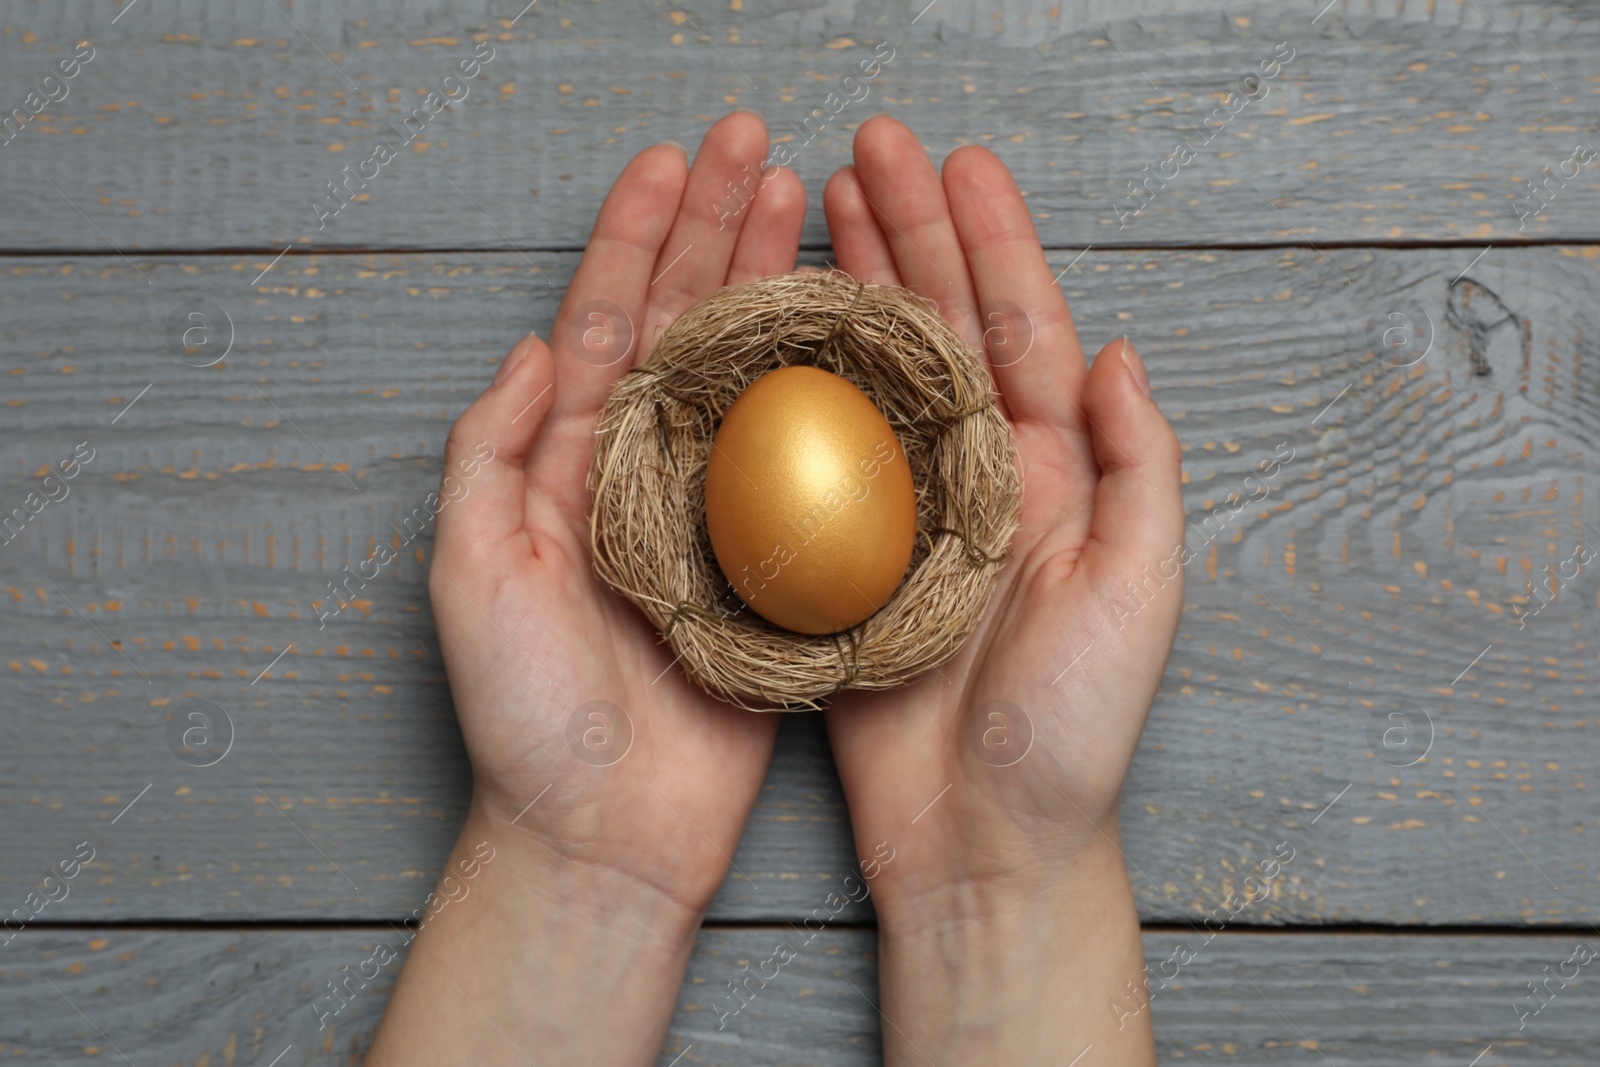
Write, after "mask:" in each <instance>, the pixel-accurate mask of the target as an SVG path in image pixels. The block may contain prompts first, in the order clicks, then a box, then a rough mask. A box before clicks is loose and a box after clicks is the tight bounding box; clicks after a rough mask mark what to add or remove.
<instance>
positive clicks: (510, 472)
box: [434, 334, 555, 559]
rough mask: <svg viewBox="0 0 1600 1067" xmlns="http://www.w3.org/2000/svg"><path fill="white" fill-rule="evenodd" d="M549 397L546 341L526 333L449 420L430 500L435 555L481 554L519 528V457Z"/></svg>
mask: <svg viewBox="0 0 1600 1067" xmlns="http://www.w3.org/2000/svg"><path fill="white" fill-rule="evenodd" d="M554 402H555V361H554V359H553V357H552V356H551V354H550V347H549V346H548V345H546V344H545V343H544V342H543V341H541V340H540V339H539V338H538V337H537V336H535V335H533V334H529V335H528V336H527V337H524V338H523V339H522V340H521V341H518V342H517V344H516V345H515V346H514V347H513V348H512V349H511V353H510V354H509V355H508V356H506V358H505V362H503V363H502V364H501V365H500V369H499V371H498V372H496V374H495V378H494V382H493V383H492V384H491V385H490V386H489V388H487V389H485V390H484V391H483V393H482V394H481V395H480V396H479V397H478V399H476V400H474V401H473V402H472V404H471V406H469V407H468V408H467V410H466V411H464V412H462V413H461V417H460V418H458V419H456V422H455V425H454V426H452V427H451V428H450V436H449V438H448V439H447V440H446V441H445V447H444V474H443V477H442V478H441V479H440V486H439V497H440V499H439V501H438V502H437V505H436V506H437V509H438V529H437V531H436V532H435V535H434V536H435V555H436V556H437V557H439V558H447V559H469V558H474V557H476V558H480V559H481V558H485V557H486V555H487V554H488V553H492V552H495V551H497V550H498V549H499V548H500V546H501V545H502V544H503V543H504V542H505V541H506V539H508V538H510V537H512V536H514V535H516V534H520V533H521V532H522V530H523V529H524V522H525V508H526V502H527V481H526V476H525V475H524V473H523V460H524V459H525V458H526V457H527V454H528V450H529V449H530V448H531V447H532V445H533V439H534V436H535V435H536V434H537V433H538V432H539V425H540V424H541V423H542V422H543V421H544V417H545V414H546V413H547V412H548V411H549V410H550V408H551V405H552V404H553V403H554Z"/></svg>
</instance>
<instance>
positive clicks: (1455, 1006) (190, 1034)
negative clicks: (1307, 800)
mask: <svg viewBox="0 0 1600 1067" xmlns="http://www.w3.org/2000/svg"><path fill="white" fill-rule="evenodd" d="M783 938H788V939H789V940H790V941H793V940H794V936H793V933H792V931H790V930H789V929H788V928H787V927H778V928H774V929H759V928H757V929H739V930H707V931H704V932H702V933H701V935H700V937H699V940H698V941H697V943H696V946H695V952H694V956H693V958H692V959H691V961H690V963H689V971H688V975H687V978H686V979H685V982H684V986H683V991H682V993H681V995H680V997H679V1001H678V1011H677V1015H676V1017H675V1018H674V1019H673V1023H672V1027H671V1030H670V1032H669V1034H668V1037H667V1040H666V1042H665V1044H664V1046H663V1049H662V1052H661V1056H660V1059H659V1060H658V1063H659V1065H660V1067H667V1065H668V1064H672V1063H677V1064H680V1065H682V1064H693V1065H697V1067H698V1065H705V1067H711V1065H717V1067H743V1065H747V1064H752V1063H761V1064H773V1065H785V1067H788V1065H800V1064H827V1065H829V1067H867V1065H870V1064H874V1063H878V1062H880V1057H881V1051H880V1037H879V1031H880V1027H881V1026H882V1023H881V1021H880V1018H879V1016H878V1014H877V1010H876V1008H875V1006H874V1005H875V1004H876V1003H877V991H876V989H875V988H874V985H875V963H874V957H875V949H876V939H875V937H874V935H873V933H872V931H870V930H865V929H859V928H846V929H829V930H824V931H822V932H821V933H819V934H817V935H816V938H815V940H814V941H813V942H812V943H811V944H809V945H805V946H791V947H796V948H797V952H798V954H797V956H796V958H795V959H794V960H793V961H792V962H791V963H789V964H787V965H786V966H785V967H784V968H783V969H782V971H781V972H779V974H778V977H777V978H776V979H774V980H773V981H772V982H771V983H770V984H769V985H767V986H766V987H764V988H761V989H759V990H758V991H757V992H756V994H755V997H754V999H753V1000H752V1001H751V1002H750V1003H749V1005H748V1006H747V1007H745V1008H744V1009H743V1010H741V1011H740V1012H739V1013H738V1014H737V1015H734V1014H724V1012H726V1010H727V1009H726V1008H722V1010H720V1011H719V1005H722V1003H723V1001H724V999H725V998H726V997H728V996H729V995H730V994H729V993H728V992H727V983H728V982H729V981H732V980H733V979H734V978H735V977H736V976H737V977H742V976H743V975H744V973H745V971H744V964H746V963H749V964H750V965H751V967H752V968H755V967H758V966H759V965H760V963H761V961H762V960H764V959H766V958H768V957H769V956H770V955H771V954H772V952H773V948H774V945H775V944H776V942H777V941H779V940H780V939H783ZM398 942H399V939H398V938H397V937H395V936H393V934H392V932H391V931H389V930H387V929H385V928H381V927H380V928H378V929H370V928H332V929H325V930H318V931H293V930H274V929H256V930H228V929H219V930H214V931H197V932H189V933H185V934H183V935H182V936H177V935H174V934H172V933H169V932H158V931H151V930H141V929H128V928H118V929H115V930H110V931H105V930H82V929H75V928H61V929H53V930H45V931H28V932H27V933H24V934H22V935H20V936H19V937H18V938H17V940H16V942H15V943H14V944H12V945H11V946H9V947H8V948H7V949H5V950H3V951H4V955H3V956H0V998H4V1000H3V1002H4V1003H5V1004H6V1007H7V1022H8V1024H10V1025H8V1027H7V1033H6V1035H5V1044H4V1046H3V1048H0V1052H3V1053H4V1054H5V1055H6V1056H7V1057H8V1059H10V1060H13V1061H16V1062H25V1063H30V1064H31V1063H41V1064H42V1063H50V1064H58V1063H78V1062H88V1063H95V1062H106V1061H107V1060H108V1059H111V1060H115V1057H116V1052H115V1050H114V1049H113V1047H112V1046H115V1049H120V1050H121V1052H122V1053H124V1054H125V1055H127V1056H128V1057H129V1059H130V1060H131V1061H132V1062H134V1063H150V1062H160V1063H164V1064H165V1063H181V1064H186V1065H188V1064H211V1065H217V1064H229V1063H236V1064H255V1065H260V1067H265V1065H266V1064H268V1063H270V1062H272V1061H273V1058H274V1057H275V1056H278V1055H280V1054H283V1058H282V1059H281V1060H279V1061H278V1062H277V1064H276V1067H311V1065H325V1067H333V1065H334V1064H346V1063H350V1062H351V1061H352V1059H354V1058H355V1057H357V1056H358V1055H359V1053H360V1051H361V1050H362V1049H364V1048H365V1047H366V1046H367V1044H369V1043H370V1041H371V1039H372V1035H373V1033H374V1032H375V1030H376V1028H377V1025H378V1020H379V1017H380V1016H381V1014H382V1010H383V1002H384V998H385V997H386V996H387V995H388V992H389V990H390V989H391V988H393V982H394V975H395V974H396V973H397V972H396V971H395V969H394V968H395V967H396V966H398V963H396V964H391V965H390V966H389V967H386V968H384V969H383V970H382V971H380V972H379V974H378V977H377V978H375V979H374V980H373V982H372V984H371V985H369V986H368V987H367V988H365V989H362V990H360V992H358V993H356V994H355V996H354V997H353V998H351V1000H350V1003H349V1004H348V1005H347V1006H346V1007H345V1008H344V1010H342V1011H341V1012H339V1013H338V1014H337V1015H335V1016H333V1017H332V1018H331V1019H330V1020H329V1021H328V1025H327V1027H326V1028H325V1029H321V1030H319V1029H318V1027H317V1023H318V1020H319V1019H320V1018H321V1016H320V1015H319V1014H318V1013H317V1012H316V1011H314V1010H313V1009H312V1008H311V1007H310V1004H311V1002H312V1001H313V1000H314V999H315V998H316V997H317V996H318V994H319V993H322V992H326V988H327V982H328V981H329V980H332V979H337V978H339V977H341V976H342V975H343V974H344V971H343V969H342V968H343V967H344V966H345V965H347V964H348V965H349V966H350V967H351V968H352V970H353V969H355V968H356V966H357V965H358V964H359V963H360V962H361V961H362V960H365V959H367V958H368V957H370V956H371V955H372V953H373V951H374V949H375V947H376V946H377V945H378V944H380V943H386V944H389V945H391V946H392V947H394V948H396V949H399V948H400V947H401V946H400V945H399V943H398ZM1180 942H1183V943H1185V944H1187V945H1188V946H1189V947H1190V948H1191V949H1195V950H1197V955H1196V956H1195V958H1194V959H1193V961H1192V962H1191V963H1189V964H1188V965H1187V966H1186V967H1184V968H1182V969H1181V970H1180V971H1179V972H1178V975H1177V978H1176V979H1175V980H1174V981H1173V982H1172V984H1171V985H1170V986H1169V987H1168V988H1167V989H1165V990H1164V991H1160V992H1158V993H1157V994H1156V996H1155V997H1154V999H1153V1000H1152V1002H1151V1007H1150V1009H1149V1010H1153V1011H1154V1012H1155V1019H1156V1034H1157V1041H1158V1046H1159V1054H1160V1056H1161V1060H1162V1062H1164V1063H1177V1062H1183V1063H1200V1064H1232V1065H1245V1067H1258V1065H1259V1067H1279V1065H1282V1064H1294V1063H1324V1062H1325V1063H1329V1064H1333V1065H1335V1067H1347V1065H1348V1067H1358V1065H1359V1067H1416V1065H1418V1064H1431V1063H1439V1064H1449V1065H1452V1067H1465V1065H1466V1064H1468V1063H1471V1062H1473V1060H1474V1057H1477V1056H1479V1055H1480V1054H1483V1055H1482V1058H1481V1059H1478V1060H1477V1061H1476V1062H1477V1067H1509V1065H1516V1064H1527V1063H1540V1064H1550V1065H1570V1067H1590V1065H1592V1064H1593V1063H1594V1047H1595V1043H1596V1042H1597V1041H1600V996H1597V993H1596V987H1595V983H1594V981H1593V979H1586V980H1580V981H1575V982H1571V983H1570V984H1569V985H1568V987H1567V988H1566V989H1562V988H1561V987H1560V985H1559V984H1558V983H1556V982H1554V981H1552V982H1551V983H1550V986H1549V988H1550V990H1551V991H1552V992H1553V994H1554V995H1553V997H1551V996H1550V995H1549V994H1547V997H1546V999H1547V1003H1545V1006H1544V1007H1543V1008H1542V1009H1541V1010H1540V1011H1539V1012H1538V1014H1536V1015H1530V1016H1529V1017H1528V1018H1527V1020H1526V1026H1524V1027H1523V1028H1522V1029H1521V1030H1519V1029H1518V1025H1519V1015H1518V1012H1517V1007H1516V1006H1517V1005H1521V1006H1522V1007H1523V1010H1524V1011H1527V1010H1529V1009H1528V1008H1527V1003H1528V1002H1526V1001H1525V1000H1524V998H1527V997H1529V996H1530V994H1529V993H1528V990H1527V984H1528V982H1530V981H1534V980H1536V979H1539V978H1542V977H1543V976H1544V975H1545V973H1546V971H1545V968H1547V967H1548V968H1549V970H1550V971H1551V972H1558V971H1560V970H1561V964H1562V963H1563V962H1564V961H1566V960H1568V959H1569V958H1572V957H1573V952H1574V949H1575V948H1576V947H1577V946H1578V945H1586V947H1587V948H1588V949H1589V950H1591V951H1595V952H1600V937H1596V936H1594V934H1593V933H1592V932H1591V933H1590V935H1589V937H1588V938H1587V941H1585V939H1584V937H1583V936H1582V935H1577V934H1572V935H1538V936H1524V937H1515V938H1508V937H1501V936H1482V935H1479V936H1474V935H1462V934H1443V935H1420V936H1419V935H1415V934H1402V935H1394V934H1387V933H1385V934H1320V935H1318V934H1296V933H1279V934H1265V933H1262V934H1249V933H1243V934H1239V933H1227V932H1224V933H1222V934H1219V935H1217V936H1216V938H1215V939H1214V940H1212V941H1211V942H1210V943H1208V944H1205V945H1201V944H1200V939H1199V938H1198V937H1196V936H1195V935H1194V933H1193V932H1192V931H1190V930H1187V929H1178V930H1155V931H1150V932H1148V933H1146V935H1145V938H1144V945H1145V955H1146V959H1147V961H1148V963H1149V965H1150V967H1151V969H1152V970H1153V971H1154V970H1157V969H1159V968H1160V967H1161V965H1162V963H1163V962H1164V961H1166V960H1167V959H1168V958H1169V957H1171V955H1172V952H1173V949H1174V947H1175V946H1176V945H1177V944H1178V943H1180ZM1577 958H1578V959H1582V958H1583V957H1582V956H1578V957H1577ZM1596 965H1597V964H1593V963H1591V964H1589V965H1588V967H1589V968H1591V969H1592V968H1593V967H1594V966H1596ZM1574 966H1576V965H1574ZM1566 970H1567V973H1571V970H1572V967H1568V968H1566ZM1168 973H1172V968H1171V967H1169V968H1168ZM52 983H53V985H54V987H55V988H52ZM352 988H353V987H352ZM1107 1000H1108V1003H1107V1007H1106V1010H1107V1012H1108V1013H1109V1012H1110V1011H1111V1010H1112V1009H1111V1007H1110V998H1109V997H1108V998H1107ZM1533 1003H1536V1002H1533ZM1131 1007H1132V1002H1131V1001H1125V1002H1124V1008H1125V1009H1131ZM461 1010H462V1011H471V1010H472V1009H471V1007H470V1005H469V1004H467V1003H465V1002H463V1003H462V1004H461ZM618 1010H619V1011H620V1010H625V1007H624V1006H623V1005H618ZM80 1012H81V1013H82V1014H79V1013H80ZM722 1022H725V1023H726V1025H725V1026H723V1027H722V1028H721V1029H719V1023H722ZM1486 1049H1487V1052H1486ZM523 1051H525V1052H526V1053H527V1054H528V1055H529V1056H530V1057H531V1058H533V1061H534V1062H536V1063H542V1061H541V1060H539V1059H538V1058H537V1051H536V1050H531V1049H529V1050H523ZM1081 1051H1082V1049H1081V1048H1072V1049H1067V1050H1065V1054H1064V1055H1063V1056H1062V1057H1061V1062H1062V1063H1063V1064H1065V1063H1067V1062H1069V1061H1070V1060H1071V1059H1072V1057H1073V1056H1075V1055H1077V1054H1079V1053H1080V1052H1081ZM1099 1051H1100V1054H1101V1055H1102V1056H1104V1055H1105V1054H1106V1053H1108V1052H1110V1051H1111V1050H1109V1049H1101V1050H1099ZM1319 1052H1320V1053H1321V1057H1320V1058H1319V1056H1318V1053H1319ZM1485 1052H1486V1054H1485ZM929 1054H930V1055H933V1056H937V1052H935V1051H933V1050H929ZM1094 1054H1095V1053H1094V1051H1093V1050H1091V1052H1090V1054H1089V1055H1088V1056H1085V1057H1084V1060H1083V1062H1085V1063H1088V1062H1093V1056H1094ZM679 1056H681V1057H682V1058H681V1059H679V1058H678V1057H679ZM206 1057H209V1059H207V1058H206ZM936 1062H937V1061H936Z"/></svg>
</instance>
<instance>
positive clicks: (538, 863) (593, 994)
mask: <svg viewBox="0 0 1600 1067" xmlns="http://www.w3.org/2000/svg"><path fill="white" fill-rule="evenodd" d="M483 841H487V842H488V843H489V847H492V848H493V849H494V850H495V853H494V858H493V859H492V860H490V861H489V862H487V863H485V864H483V866H482V869H481V871H480V872H479V873H478V874H477V876H476V877H474V878H472V879H471V880H470V881H469V882H468V883H467V885H468V886H469V892H468V893H467V894H466V895H465V896H464V897H460V898H459V899H458V900H455V901H450V902H449V903H447V904H445V905H444V906H443V907H442V908H440V909H439V911H438V913H437V914H436V915H435V916H433V917H432V918H429V919H427V920H426V922H425V923H424V925H423V928H422V930H421V932H420V933H418V934H417V935H416V939H415V941H414V942H412V944H411V951H410V956H409V957H408V958H407V960H406V963H405V968H404V970H403V971H402V973H401V976H400V980H399V983H398V985H397V986H396V988H395V991H394V995H393V997H392V998H391V999H390V1002H389V1007H388V1009H387V1011H386V1012H385V1014H384V1018H383V1023H382V1025H381V1026H380V1027H379V1030H378V1036H377V1040H376V1041H375V1042H374V1044H373V1046H372V1050H371V1052H370V1053H369V1054H368V1057H367V1060H366V1062H367V1064H368V1065H369V1067H403V1065H408V1064H426V1065H429V1067H433V1065H437V1064H441V1063H472V1064H485V1065H489V1064H517V1065H522V1064H527V1063H537V1064H540V1065H541V1067H542V1065H544V1064H551V1063H558V1064H559V1063H585V1064H598V1065H607V1064H642V1063H653V1062H655V1059H656V1056H657V1054H658V1053H659V1051H660V1049H661V1043H662V1041H663V1039H664V1038H665V1035H666V1032H667V1027H668V1024H669V1023H670V1022H671V1020H672V1013H673V1008H674V1005H675V1004H676V1001H677V994H678V989H679V985H680V983H681V982H682V980H683V972H684V968H685V966H686V965H687V962H688V958H689V952H690V948H691V947H692V944H693V940H694V934H695V930H696V929H697V927H698V925H699V918H700V917H699V916H698V915H695V914H691V913H688V912H687V911H686V910H685V909H684V908H683V907H682V906H681V905H679V904H677V903H674V902H671V901H668V900H667V899H665V898H664V897H662V896H661V895H660V894H659V893H657V892H655V891H654V890H650V889H647V888H645V887H643V886H640V885H638V884H637V883H632V882H629V881H627V880H625V879H623V878H621V877H619V876H618V875H616V874H614V873H611V872H605V871H597V870H595V869H593V868H590V867H587V866H584V865H580V864H577V863H574V862H572V861H568V860H558V859H555V858H553V857H551V856H550V855H549V854H548V853H547V852H544V851H543V850H541V849H539V848H537V847H536V846H532V845H530V844H529V843H528V841H527V838H526V837H525V835H523V834H522V833H521V831H519V830H517V829H516V828H513V827H509V826H507V825H506V824H505V823H504V822H503V821H499V820H497V818H496V817H494V816H490V815H487V814H484V813H482V812H481V811H479V809H478V806H477V805H474V808H473V812H472V814H470V815H469V816H468V818H467V822H466V825H465V826H464V827H463V829H462V833H461V837H460V839H459V840H458V841H457V843H456V846H455V849H454V850H453V851H452V853H451V857H450V860H449V863H448V865H447V867H446V870H447V872H454V873H455V877H456V878H457V879H458V880H459V879H460V868H459V863H460V862H461V861H462V860H463V859H469V858H477V857H480V856H481V855H482V850H481V849H479V843H480V842H483ZM475 849H476V850H478V851H477V852H476V854H475ZM441 884H443V879H441ZM454 892H455V893H456V895H458V896H459V892H460V891H459V889H457V890H455V891H454ZM439 895H440V896H443V895H444V894H442V893H441V894H439Z"/></svg>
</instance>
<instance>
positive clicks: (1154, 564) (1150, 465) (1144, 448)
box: [1083, 338, 1184, 580]
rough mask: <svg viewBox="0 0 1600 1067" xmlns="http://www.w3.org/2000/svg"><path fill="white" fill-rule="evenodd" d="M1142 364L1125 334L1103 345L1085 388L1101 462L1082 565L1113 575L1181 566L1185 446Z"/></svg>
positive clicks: (1085, 405) (1085, 404)
mask: <svg viewBox="0 0 1600 1067" xmlns="http://www.w3.org/2000/svg"><path fill="white" fill-rule="evenodd" d="M1149 382H1150V379H1149V376H1148V375H1147V374H1146V373H1145V368H1144V363H1143V361H1142V360H1141V359H1140V358H1139V354H1138V352H1136V351H1134V348H1133V345H1132V344H1130V343H1129V342H1128V340H1127V339H1126V338H1123V339H1122V340H1120V341H1113V342H1112V343H1111V344H1108V345H1106V346H1105V347H1104V348H1102V349H1101V350H1100V353H1099V354H1098V355H1097V356H1095V358H1094V365H1093V366H1092V367H1090V369H1089V374H1088V379H1087V381H1086V382H1085V383H1084V388H1083V410H1084V414H1085V416H1086V417H1087V420H1088V422H1089V427H1090V436H1091V438H1092V440H1093V442H1094V454H1095V458H1096V459H1097V460H1098V461H1099V463H1100V481H1099V484H1098V485H1097V486H1096V488H1095V496H1094V513H1093V518H1092V519H1091V520H1090V526H1089V543H1088V545H1086V546H1085V548H1084V565H1085V566H1086V567H1088V568H1089V569H1090V570H1091V572H1098V573H1099V574H1100V575H1102V576H1104V577H1109V578H1112V579H1113V580H1116V579H1120V578H1122V577H1130V578H1131V577H1132V576H1134V575H1139V574H1141V573H1142V571H1143V568H1144V567H1146V566H1149V567H1150V569H1151V571H1152V572H1157V571H1158V568H1159V567H1161V566H1162V565H1163V562H1164V561H1170V562H1167V563H1166V567H1167V570H1166V571H1165V572H1161V573H1162V577H1163V578H1170V577H1172V568H1173V567H1174V566H1175V567H1177V568H1178V570H1181V569H1182V564H1181V555H1182V547H1183V529H1184V527H1183V490H1182V487H1181V480H1182V465H1183V453H1182V449H1181V448H1180V447H1179V445H1178V435H1177V434H1175V433H1173V432H1172V427H1171V426H1170V425H1168V423H1167V420H1166V419H1165V418H1164V417H1163V416H1162V414H1161V410H1160V409H1159V408H1158V407H1156V404H1155V401H1153V400H1152V399H1151V398H1150V384H1149Z"/></svg>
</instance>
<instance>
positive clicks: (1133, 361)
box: [1122, 337, 1150, 400]
mask: <svg viewBox="0 0 1600 1067" xmlns="http://www.w3.org/2000/svg"><path fill="white" fill-rule="evenodd" d="M1122 365H1123V366H1124V367H1127V368H1128V373H1129V374H1131V375H1132V376H1133V384H1134V385H1137V386H1138V387H1139V392H1141V393H1143V394H1144V396H1145V399H1146V400H1149V399H1150V375H1149V374H1147V373H1145V369H1144V360H1142V359H1140V358H1139V353H1137V352H1135V351H1134V350H1133V345H1131V344H1130V343H1128V339H1127V338H1126V337H1124V338H1123V339H1122Z"/></svg>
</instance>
